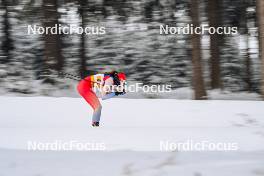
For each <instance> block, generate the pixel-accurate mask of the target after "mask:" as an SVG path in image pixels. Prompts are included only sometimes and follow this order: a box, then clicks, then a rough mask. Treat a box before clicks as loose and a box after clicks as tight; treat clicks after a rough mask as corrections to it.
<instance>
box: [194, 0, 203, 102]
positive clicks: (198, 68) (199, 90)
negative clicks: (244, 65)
mask: <svg viewBox="0 0 264 176" xmlns="http://www.w3.org/2000/svg"><path fill="white" fill-rule="evenodd" d="M198 3H199V2H198V1H197V0H191V19H192V24H193V25H194V27H195V26H200V25H199V24H200V23H199V6H198ZM200 38H201V37H200V35H198V34H192V41H191V42H192V65H193V78H192V79H193V86H194V91H195V99H196V100H201V99H206V91H205V86H204V80H203V72H202V63H201V39H200Z"/></svg>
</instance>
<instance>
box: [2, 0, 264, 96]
mask: <svg viewBox="0 0 264 176" xmlns="http://www.w3.org/2000/svg"><path fill="white" fill-rule="evenodd" d="M0 2H1V3H0V5H1V8H0V41H1V42H0V94H2V95H3V94H5V95H6V94H12V93H18V94H23V95H52V94H53V93H52V92H54V91H63V92H64V96H67V94H71V93H70V92H72V91H73V89H74V87H75V86H76V82H73V81H71V80H65V79H60V78H58V77H57V73H56V72H57V71H63V72H67V73H72V74H76V75H81V76H85V75H89V74H92V73H95V72H105V71H111V70H114V69H116V70H120V71H124V72H125V73H126V74H127V77H128V82H131V83H133V82H142V83H144V84H171V85H172V87H173V89H177V88H183V87H189V88H193V90H194V92H195V96H194V98H195V99H206V98H207V96H206V95H207V91H210V90H213V89H220V90H223V91H230V92H242V91H243V92H244V91H246V92H254V93H256V94H258V95H261V92H264V84H263V79H264V66H263V65H264V64H263V63H264V47H263V46H262V43H263V42H264V41H263V38H264V33H263V31H264V26H263V24H264V23H263V21H264V1H263V0H232V1H231V0H209V1H207V0H144V1H139V0H1V1H0ZM55 24H63V25H65V26H69V25H77V26H82V27H86V26H103V27H106V34H105V35H85V34H83V35H78V34H74V35H27V26H28V25H40V26H44V27H47V26H54V25H55ZM187 24H194V25H195V26H199V25H201V24H208V25H210V26H212V27H217V26H224V27H229V26H230V27H234V26H235V27H238V32H239V33H238V34H237V35H217V34H215V35H209V34H205V35H201V36H200V35H160V34H159V27H160V25H169V26H186V25H187ZM258 26H260V27H258ZM54 70H55V71H54ZM261 90H262V91H261Z"/></svg>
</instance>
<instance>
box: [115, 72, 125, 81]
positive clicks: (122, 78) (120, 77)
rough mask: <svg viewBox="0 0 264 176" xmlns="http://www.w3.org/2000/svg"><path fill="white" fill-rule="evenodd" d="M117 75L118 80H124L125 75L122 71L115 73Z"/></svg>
mask: <svg viewBox="0 0 264 176" xmlns="http://www.w3.org/2000/svg"><path fill="white" fill-rule="evenodd" d="M117 76H118V78H119V80H120V81H125V80H126V75H125V73H123V72H119V73H117Z"/></svg>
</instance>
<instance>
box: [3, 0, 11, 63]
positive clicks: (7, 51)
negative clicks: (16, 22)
mask: <svg viewBox="0 0 264 176" xmlns="http://www.w3.org/2000/svg"><path fill="white" fill-rule="evenodd" d="M1 9H3V11H4V12H5V13H4V16H3V26H4V28H3V33H4V39H3V41H2V50H3V54H4V57H3V58H2V59H1V63H3V64H5V63H8V62H9V61H10V59H11V50H12V49H13V41H12V40H11V37H10V31H11V30H10V22H9V17H8V3H7V0H2V8H1Z"/></svg>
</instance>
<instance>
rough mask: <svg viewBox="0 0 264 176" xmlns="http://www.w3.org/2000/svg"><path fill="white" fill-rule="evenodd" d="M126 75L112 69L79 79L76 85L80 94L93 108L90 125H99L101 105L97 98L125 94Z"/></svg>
mask: <svg viewBox="0 0 264 176" xmlns="http://www.w3.org/2000/svg"><path fill="white" fill-rule="evenodd" d="M125 82H126V75H125V74H124V73H122V72H117V71H113V72H110V73H105V74H96V75H91V76H88V77H86V78H84V79H83V80H81V81H80V82H79V84H78V86H77V89H78V92H79V93H80V95H81V96H82V97H83V98H84V99H85V100H86V101H87V102H88V103H89V104H90V106H91V107H92V108H93V110H94V112H93V116H92V126H94V127H97V126H99V122H100V117H101V111H102V105H101V103H100V101H99V99H98V98H102V100H106V99H109V98H112V97H114V96H118V95H123V94H125V93H126V92H125V87H124V85H125Z"/></svg>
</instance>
